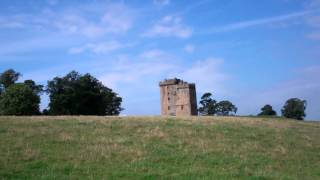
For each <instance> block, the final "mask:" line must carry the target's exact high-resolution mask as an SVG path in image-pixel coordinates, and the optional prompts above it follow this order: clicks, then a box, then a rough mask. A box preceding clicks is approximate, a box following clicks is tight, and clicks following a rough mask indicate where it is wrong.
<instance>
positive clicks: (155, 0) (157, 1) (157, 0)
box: [153, 0, 171, 6]
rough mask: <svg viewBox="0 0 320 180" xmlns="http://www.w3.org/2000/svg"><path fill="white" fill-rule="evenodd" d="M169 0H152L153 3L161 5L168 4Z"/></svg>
mask: <svg viewBox="0 0 320 180" xmlns="http://www.w3.org/2000/svg"><path fill="white" fill-rule="evenodd" d="M170 2H171V1H170V0H153V4H155V5H161V6H165V5H169V4H170Z"/></svg>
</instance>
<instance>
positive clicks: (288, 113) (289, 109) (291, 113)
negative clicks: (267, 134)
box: [281, 98, 307, 120]
mask: <svg viewBox="0 0 320 180" xmlns="http://www.w3.org/2000/svg"><path fill="white" fill-rule="evenodd" d="M306 107H307V101H306V100H300V99H298V98H291V99H289V100H287V102H286V103H285V105H284V106H283V108H282V110H281V112H282V116H284V117H286V118H292V119H297V120H303V119H304V117H306V114H305V110H306Z"/></svg>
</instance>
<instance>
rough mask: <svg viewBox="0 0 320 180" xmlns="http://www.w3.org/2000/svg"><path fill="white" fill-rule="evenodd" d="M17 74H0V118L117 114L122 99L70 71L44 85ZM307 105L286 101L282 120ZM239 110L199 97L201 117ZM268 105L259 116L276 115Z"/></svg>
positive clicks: (95, 81) (299, 116)
mask: <svg viewBox="0 0 320 180" xmlns="http://www.w3.org/2000/svg"><path fill="white" fill-rule="evenodd" d="M20 77H21V74H20V73H19V72H16V71H14V70H13V69H8V70H6V71H4V72H3V73H0V115H41V114H42V115H119V114H120V112H121V111H122V110H123V108H122V107H121V103H122V98H121V97H120V96H119V95H118V94H117V93H115V92H113V91H112V89H110V88H108V87H106V86H104V85H103V84H102V83H101V82H100V81H99V80H98V79H96V78H95V77H93V76H92V75H90V74H89V73H87V74H84V75H82V74H79V73H78V72H76V71H71V72H69V73H68V74H66V75H65V76H63V77H55V78H53V79H52V80H49V81H48V83H47V86H43V85H38V84H36V83H35V82H34V81H33V80H31V79H30V80H25V81H24V82H21V83H17V81H18V79H19V78H20ZM43 93H47V94H48V95H49V99H50V102H49V105H48V109H44V110H43V111H42V112H40V95H42V94H43ZM306 104H307V102H306V101H305V100H300V99H298V98H291V99H289V100H287V101H286V103H285V105H284V106H283V108H282V109H281V113H282V116H283V117H287V118H293V119H298V120H303V119H304V118H305V116H306V114H305V110H306ZM237 110H238V108H237V107H236V106H235V105H234V104H232V103H231V102H230V101H228V100H224V101H220V102H218V101H216V100H214V99H213V98H212V94H211V93H205V94H203V96H202V97H201V100H200V107H199V109H198V111H199V114H200V115H202V116H212V115H218V116H233V115H236V113H237ZM276 115H277V113H276V111H274V110H273V108H272V106H271V105H268V104H267V105H265V106H264V107H262V108H261V113H259V114H258V116H276Z"/></svg>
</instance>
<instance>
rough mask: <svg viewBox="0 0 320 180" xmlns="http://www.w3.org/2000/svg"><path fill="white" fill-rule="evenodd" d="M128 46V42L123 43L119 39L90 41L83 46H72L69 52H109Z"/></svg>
mask: <svg viewBox="0 0 320 180" xmlns="http://www.w3.org/2000/svg"><path fill="white" fill-rule="evenodd" d="M125 47H128V44H123V43H120V42H118V41H108V42H100V43H88V44H86V45H84V46H82V47H76V48H71V49H70V50H69V53H71V54H80V53H84V52H86V51H88V52H92V53H95V54H103V53H109V52H111V51H115V50H118V49H122V48H125Z"/></svg>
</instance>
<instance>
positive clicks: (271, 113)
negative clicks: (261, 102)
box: [258, 104, 277, 116]
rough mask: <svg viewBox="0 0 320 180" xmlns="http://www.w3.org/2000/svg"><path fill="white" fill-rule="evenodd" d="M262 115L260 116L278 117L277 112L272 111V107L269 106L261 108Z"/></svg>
mask: <svg viewBox="0 0 320 180" xmlns="http://www.w3.org/2000/svg"><path fill="white" fill-rule="evenodd" d="M261 111H262V112H261V113H259V114H258V116H276V115H277V112H276V111H274V110H273V109H272V106H271V105H269V104H267V105H265V106H263V108H261Z"/></svg>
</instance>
